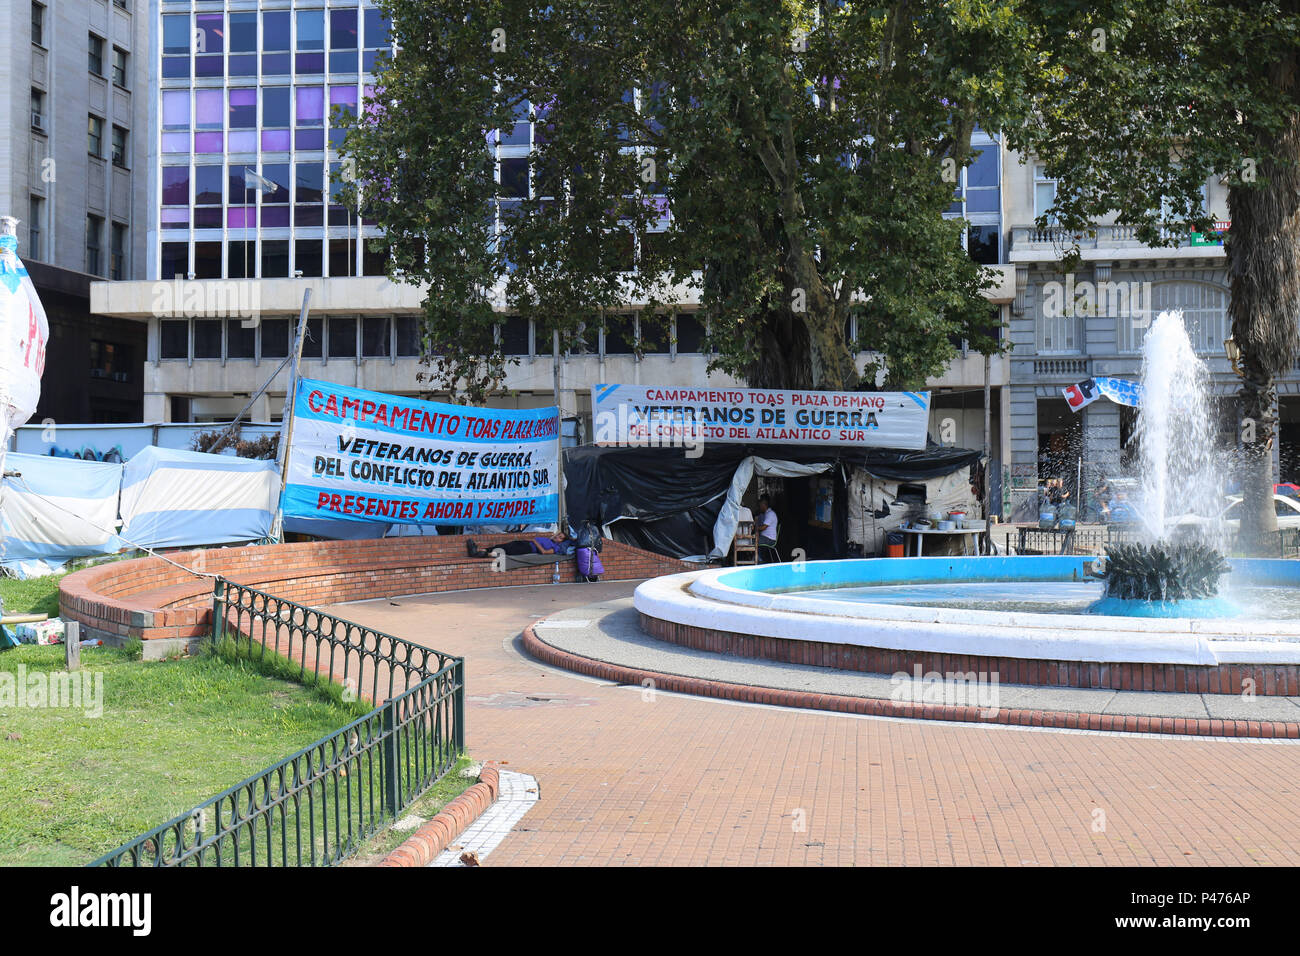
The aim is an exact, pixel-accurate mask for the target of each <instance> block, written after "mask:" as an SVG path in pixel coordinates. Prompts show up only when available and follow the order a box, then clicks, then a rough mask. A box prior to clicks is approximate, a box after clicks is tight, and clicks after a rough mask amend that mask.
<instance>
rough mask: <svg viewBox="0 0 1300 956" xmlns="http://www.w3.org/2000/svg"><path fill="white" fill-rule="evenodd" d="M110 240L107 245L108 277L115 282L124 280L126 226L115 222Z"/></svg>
mask: <svg viewBox="0 0 1300 956" xmlns="http://www.w3.org/2000/svg"><path fill="white" fill-rule="evenodd" d="M111 229H112V239H111V242H110V245H109V256H110V261H109V264H108V269H109V276H110V277H111V278H113V279H114V280H115V281H118V282H120V281H122V280H123V279H125V278H126V253H127V244H126V226H125V225H124V224H123V223H120V222H115V223H113V225H112V227H111Z"/></svg>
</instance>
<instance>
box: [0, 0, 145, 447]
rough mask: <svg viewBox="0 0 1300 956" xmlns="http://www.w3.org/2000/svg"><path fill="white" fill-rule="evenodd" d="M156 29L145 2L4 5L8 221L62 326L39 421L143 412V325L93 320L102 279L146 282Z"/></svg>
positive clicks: (1, 66)
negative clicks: (94, 292) (94, 295)
mask: <svg viewBox="0 0 1300 956" xmlns="http://www.w3.org/2000/svg"><path fill="white" fill-rule="evenodd" d="M149 22H150V17H149V10H148V3H147V0H111V2H110V0H81V2H77V3H67V2H61V3H58V2H53V0H47V2H43V3H41V2H32V0H9V2H7V3H5V4H4V5H3V7H2V8H0V25H3V36H4V40H3V46H2V47H0V91H2V92H0V129H3V130H4V131H5V135H4V136H0V214H5V215H12V216H14V217H16V218H17V219H19V220H20V223H19V227H18V239H19V255H20V256H22V258H23V260H24V261H25V262H26V263H27V266H28V271H29V272H30V273H31V276H32V280H33V282H34V284H35V285H36V288H37V291H38V293H39V295H40V296H41V300H42V302H43V304H44V306H45V310H46V313H47V314H48V317H49V320H50V344H49V348H48V351H47V356H46V367H47V381H48V382H49V383H50V385H49V386H47V388H46V389H45V391H44V394H43V395H42V397H41V405H40V408H39V409H38V410H37V418H38V420H39V419H42V418H53V419H55V420H56V421H61V422H96V421H100V422H102V421H137V420H139V418H140V415H141V413H142V411H143V403H142V395H143V381H142V375H141V373H142V364H143V359H144V356H145V349H146V335H145V330H144V329H142V328H141V327H140V326H139V324H138V323H136V322H132V321H126V320H123V319H121V318H115V317H111V316H106V315H104V314H102V313H97V314H96V313H92V311H91V308H90V283H91V281H92V280H93V279H95V278H107V279H116V280H130V279H143V278H144V277H145V276H146V274H147V273H146V262H145V260H146V248H147V245H146V239H147V237H146V223H147V222H148V218H149V215H148V214H149V205H148V203H147V193H146V190H145V184H146V183H147V182H148V179H149V171H148V170H149V155H150V153H149V145H148V139H149V106H150V95H149V88H150V83H149V77H150V69H149ZM51 373H53V374H51ZM55 375H57V379H55V378H54V376H55Z"/></svg>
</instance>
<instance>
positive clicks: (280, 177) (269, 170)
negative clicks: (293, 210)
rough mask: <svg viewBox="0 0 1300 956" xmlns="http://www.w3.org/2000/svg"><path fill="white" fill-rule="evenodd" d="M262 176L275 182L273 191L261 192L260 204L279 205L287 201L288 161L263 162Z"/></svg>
mask: <svg viewBox="0 0 1300 956" xmlns="http://www.w3.org/2000/svg"><path fill="white" fill-rule="evenodd" d="M262 178H263V179H269V180H270V181H271V182H273V183H275V189H274V191H272V192H264V193H262V205H264V206H265V205H270V204H274V205H277V206H279V205H285V204H287V203H288V202H289V164H288V163H264V164H263V165H262Z"/></svg>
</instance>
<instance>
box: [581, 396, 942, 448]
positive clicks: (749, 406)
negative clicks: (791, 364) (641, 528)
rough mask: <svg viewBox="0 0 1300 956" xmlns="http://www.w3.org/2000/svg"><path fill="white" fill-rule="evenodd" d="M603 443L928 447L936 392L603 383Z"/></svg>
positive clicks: (599, 428) (596, 417)
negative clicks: (838, 390)
mask: <svg viewBox="0 0 1300 956" xmlns="http://www.w3.org/2000/svg"><path fill="white" fill-rule="evenodd" d="M591 394H592V410H593V422H592V426H593V428H592V431H593V436H594V439H595V441H596V443H597V444H600V445H627V446H631V447H648V446H660V445H672V446H676V445H685V446H687V447H691V446H696V445H700V444H704V443H708V442H731V443H740V444H799V445H853V446H860V447H867V448H907V449H915V450H922V449H924V448H925V439H926V428H927V426H928V424H929V420H930V393H929V392H799V391H779V390H775V389H765V388H745V387H740V386H737V387H733V388H688V387H678V386H659V385H597V386H595V387H594V388H592V390H591Z"/></svg>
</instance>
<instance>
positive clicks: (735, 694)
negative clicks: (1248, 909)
mask: <svg viewBox="0 0 1300 956" xmlns="http://www.w3.org/2000/svg"><path fill="white" fill-rule="evenodd" d="M534 627H535V625H529V626H528V627H526V628H525V629H524V632H523V646H524V649H525V650H526V651H527V652H528V653H529V654H531V655H532V656H533V657H535V658H537V659H538V660H540V661H542V662H543V663H546V664H550V665H552V666H553V667H558V668H561V669H562V670H567V671H573V672H575V673H578V674H585V675H587V676H589V677H597V678H600V679H602V680H608V681H613V682H615V683H619V684H632V685H637V686H653V687H654V688H655V689H656V690H663V691H669V692H672V693H680V694H694V695H695V696H698V697H714V698H718V699H721V700H734V701H743V702H747V703H754V704H772V705H775V706H778V707H799V708H804V709H809V710H829V711H835V712H838V713H847V714H863V715H869V716H875V717H907V718H912V719H921V720H947V721H958V722H962V723H975V724H1010V725H1014V726H1020V727H1054V728H1059V729H1063V730H1105V731H1118V732H1123V733H1141V734H1186V735H1194V736H1199V737H1267V738H1285V739H1290V740H1297V739H1300V722H1295V721H1280V720H1225V719H1217V718H1212V719H1202V718H1193V717H1153V716H1139V715H1133V714H1093V713H1082V712H1070V711H1055V710H1028V709H1018V710H1017V709H1005V708H1003V709H999V710H998V711H997V713H996V714H994V715H993V716H991V717H989V716H985V715H984V709H983V708H981V707H978V706H972V705H960V704H957V705H954V704H926V703H917V702H913V701H898V700H888V699H884V698H874V697H850V696H846V695H837V694H818V693H812V692H809V691H798V690H787V689H782V688H775V687H757V686H752V685H747V684H734V683H728V682H726V681H715V680H709V679H707V678H703V677H688V676H683V675H680V674H666V673H661V672H658V671H651V670H645V669H642V668H635V667H626V666H624V665H621V664H611V663H609V662H607V661H601V660H596V659H595V658H590V657H582V656H580V655H578V654H573V653H571V652H569V651H565V650H561V649H560V648H558V647H555V646H554V645H551V644H548V643H546V642H545V641H544V640H542V639H541V638H540V637H538V636H537V633H536V631H535V630H534ZM647 682H651V683H649V684H647Z"/></svg>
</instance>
